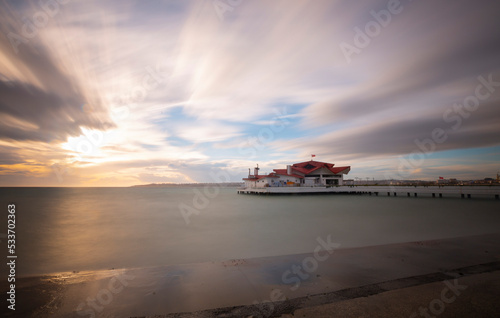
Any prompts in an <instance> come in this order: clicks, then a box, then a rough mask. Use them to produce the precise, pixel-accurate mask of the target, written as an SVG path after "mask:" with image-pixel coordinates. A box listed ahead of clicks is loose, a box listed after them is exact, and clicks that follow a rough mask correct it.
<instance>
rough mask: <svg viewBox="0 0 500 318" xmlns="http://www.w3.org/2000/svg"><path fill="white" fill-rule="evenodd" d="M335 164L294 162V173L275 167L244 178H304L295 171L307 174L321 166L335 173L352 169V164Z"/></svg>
mask: <svg viewBox="0 0 500 318" xmlns="http://www.w3.org/2000/svg"><path fill="white" fill-rule="evenodd" d="M333 166H334V164H333V163H328V162H320V161H314V160H310V161H304V162H299V163H295V164H293V165H292V167H291V168H292V174H288V173H287V169H273V171H274V172H271V173H270V174H267V175H265V174H264V175H257V176H249V177H248V178H243V180H249V181H257V180H260V179H262V178H279V176H278V174H279V175H284V176H290V177H295V178H300V179H302V178H304V176H301V175H299V174H296V173H293V172H300V173H303V174H304V175H307V174H310V173H311V172H313V171H315V170H318V169H321V168H326V169H328V170H330V171H331V172H332V173H334V174H339V173H349V171H350V170H351V166H345V167H333Z"/></svg>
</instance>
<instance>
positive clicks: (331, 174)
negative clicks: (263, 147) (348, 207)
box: [243, 160, 351, 188]
mask: <svg viewBox="0 0 500 318" xmlns="http://www.w3.org/2000/svg"><path fill="white" fill-rule="evenodd" d="M350 170H351V167H350V166H345V167H334V164H333V163H327V162H319V161H314V160H310V161H305V162H300V163H296V164H293V165H288V166H287V168H286V169H274V170H273V172H271V173H270V174H267V175H259V166H258V165H257V167H256V168H255V169H254V174H253V175H252V174H250V169H249V171H248V177H247V178H243V180H244V181H245V187H247V188H265V187H326V186H333V185H342V184H343V180H344V174H347V173H349V171H350Z"/></svg>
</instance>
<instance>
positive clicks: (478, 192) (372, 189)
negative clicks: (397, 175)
mask: <svg viewBox="0 0 500 318" xmlns="http://www.w3.org/2000/svg"><path fill="white" fill-rule="evenodd" d="M238 193H239V194H257V195H280V194H282V195H286V194H290V195H292V194H366V195H374V196H395V197H397V196H406V197H420V196H423V197H432V198H443V197H455V198H457V197H458V198H462V199H465V198H467V199H471V198H492V199H496V200H499V198H500V186H333V187H317V186H316V187H304V186H301V187H264V188H253V187H242V188H239V189H238Z"/></svg>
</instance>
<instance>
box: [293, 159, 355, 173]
mask: <svg viewBox="0 0 500 318" xmlns="http://www.w3.org/2000/svg"><path fill="white" fill-rule="evenodd" d="M333 166H334V164H333V163H328V162H321V161H314V160H310V161H304V162H299V163H295V164H293V165H292V170H295V171H298V172H301V173H303V174H310V173H311V172H313V171H315V170H318V169H321V168H326V169H328V170H330V171H331V172H332V173H335V174H337V173H341V172H343V171H345V170H348V171H347V172H346V173H348V172H349V170H351V167H350V166H345V167H335V168H334V167H333Z"/></svg>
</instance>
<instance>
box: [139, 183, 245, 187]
mask: <svg viewBox="0 0 500 318" xmlns="http://www.w3.org/2000/svg"><path fill="white" fill-rule="evenodd" d="M243 185H244V183H243V182H219V183H217V182H214V183H209V182H207V183H202V182H199V183H150V184H139V185H133V186H130V187H131V188H141V187H143V188H187V187H205V186H218V187H221V188H238V187H241V186H243Z"/></svg>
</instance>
